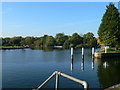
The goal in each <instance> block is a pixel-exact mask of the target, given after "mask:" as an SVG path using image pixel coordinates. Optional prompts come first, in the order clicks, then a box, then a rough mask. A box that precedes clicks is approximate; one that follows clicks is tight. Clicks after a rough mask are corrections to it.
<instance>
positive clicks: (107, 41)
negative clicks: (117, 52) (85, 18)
mask: <svg viewBox="0 0 120 90" xmlns="http://www.w3.org/2000/svg"><path fill="white" fill-rule="evenodd" d="M98 35H99V39H100V42H101V43H103V44H104V45H109V46H118V45H120V17H119V12H118V9H117V8H116V7H115V6H114V4H113V3H110V4H109V5H108V6H107V10H106V12H105V14H104V15H103V18H102V22H101V24H100V27H99V30H98Z"/></svg>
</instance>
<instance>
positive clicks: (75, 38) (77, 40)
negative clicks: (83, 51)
mask: <svg viewBox="0 0 120 90" xmlns="http://www.w3.org/2000/svg"><path fill="white" fill-rule="evenodd" d="M70 41H71V45H70V47H75V46H76V45H78V44H82V43H83V38H82V37H81V36H80V35H78V33H73V34H72V36H71V39H70Z"/></svg>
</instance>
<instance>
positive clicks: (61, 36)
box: [55, 33, 67, 46]
mask: <svg viewBox="0 0 120 90" xmlns="http://www.w3.org/2000/svg"><path fill="white" fill-rule="evenodd" d="M66 38H67V37H66V36H65V35H64V33H58V34H56V36H55V39H56V45H58V46H63V44H64V42H65V40H66Z"/></svg>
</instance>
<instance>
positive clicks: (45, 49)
mask: <svg viewBox="0 0 120 90" xmlns="http://www.w3.org/2000/svg"><path fill="white" fill-rule="evenodd" d="M31 49H33V50H43V51H45V52H48V51H53V50H62V48H54V47H32V48H31Z"/></svg>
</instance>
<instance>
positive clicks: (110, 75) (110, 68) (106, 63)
mask: <svg viewBox="0 0 120 90" xmlns="http://www.w3.org/2000/svg"><path fill="white" fill-rule="evenodd" d="M95 62H96V63H97V65H98V70H97V74H98V79H99V82H100V84H101V86H102V88H107V87H110V86H113V85H115V84H118V83H120V59H119V58H112V59H111V58H109V59H95Z"/></svg>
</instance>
